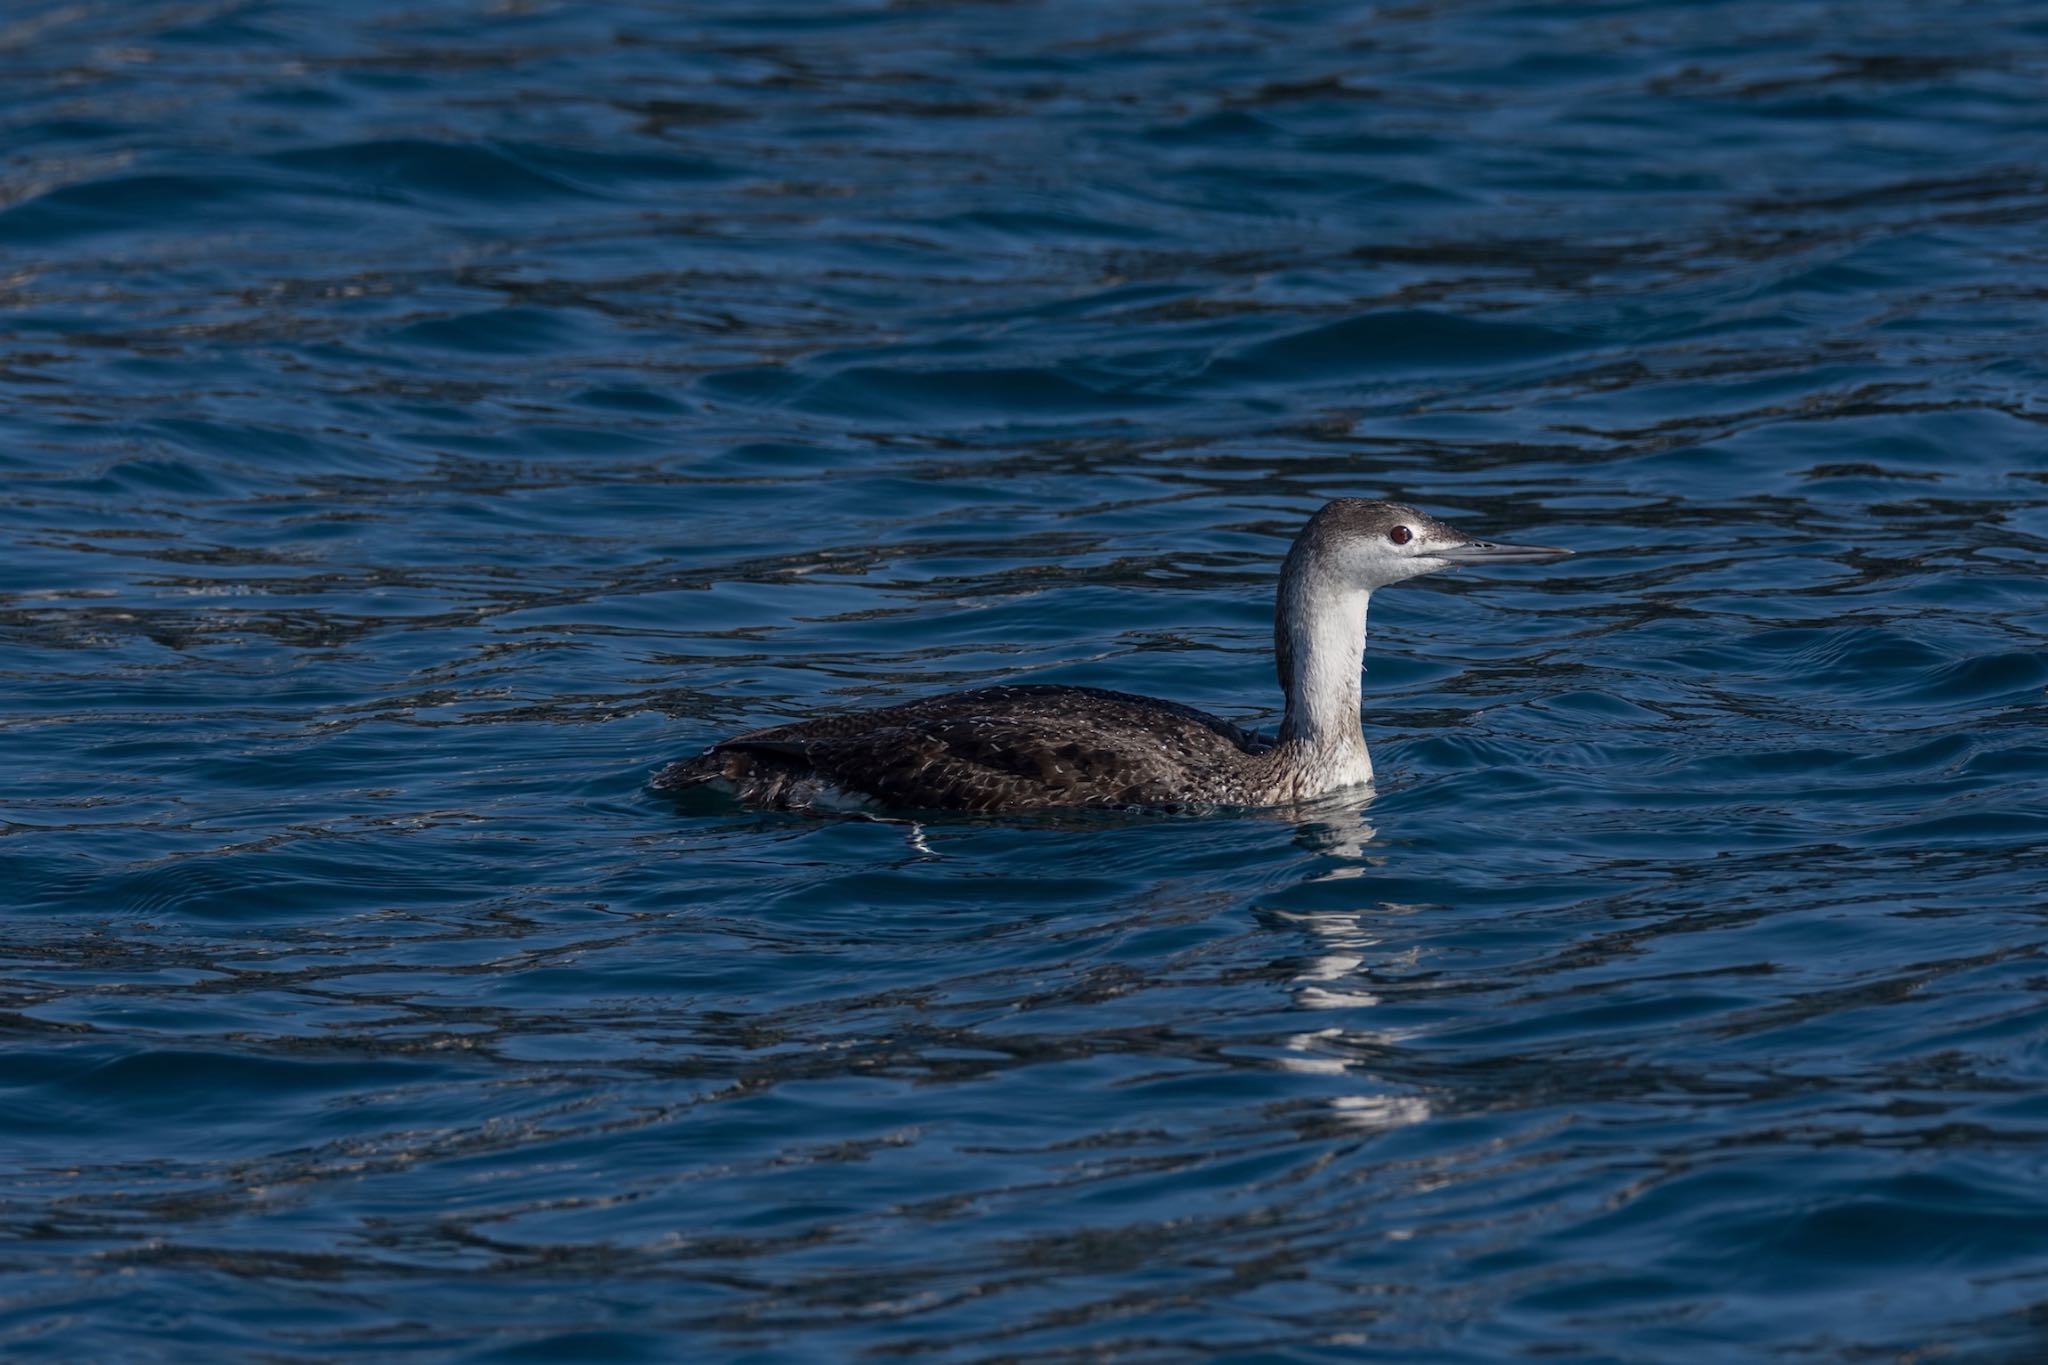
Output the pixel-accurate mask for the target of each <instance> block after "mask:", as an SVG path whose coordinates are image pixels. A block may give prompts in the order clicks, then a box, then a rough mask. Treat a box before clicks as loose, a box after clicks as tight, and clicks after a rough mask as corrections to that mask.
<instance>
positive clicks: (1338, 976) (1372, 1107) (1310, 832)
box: [1262, 796, 1432, 1131]
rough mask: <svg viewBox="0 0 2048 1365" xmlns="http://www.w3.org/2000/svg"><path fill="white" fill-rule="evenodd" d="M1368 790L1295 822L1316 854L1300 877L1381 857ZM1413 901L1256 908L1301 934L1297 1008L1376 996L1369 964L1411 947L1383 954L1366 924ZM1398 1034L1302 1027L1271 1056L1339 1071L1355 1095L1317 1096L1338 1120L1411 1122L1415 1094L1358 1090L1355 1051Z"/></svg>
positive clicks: (1364, 1001) (1423, 1111) (1293, 982)
mask: <svg viewBox="0 0 2048 1365" xmlns="http://www.w3.org/2000/svg"><path fill="white" fill-rule="evenodd" d="M1370 805H1371V797H1370V796H1368V797H1366V798H1365V799H1364V800H1363V801H1360V800H1358V799H1356V798H1353V799H1352V800H1351V801H1350V802H1347V803H1345V804H1344V805H1342V806H1341V807H1334V806H1333V805H1332V803H1329V802H1319V803H1317V807H1316V809H1315V810H1314V811H1312V812H1311V811H1301V812H1299V814H1300V815H1302V816H1306V817H1309V818H1305V819H1303V820H1302V823H1300V824H1299V825H1297V826H1296V829H1295V843H1296V844H1298V845H1300V846H1301V847H1302V848H1304V849H1307V850H1310V851H1312V852H1314V853H1315V854H1317V855H1318V856H1319V858H1320V859H1321V863H1322V865H1321V866H1319V867H1317V868H1316V869H1315V870H1314V871H1313V872H1311V873H1310V874H1309V876H1308V877H1307V878H1306V880H1307V881H1310V882H1337V881H1355V880H1363V879H1365V878H1367V877H1369V876H1370V874H1371V873H1372V872H1373V870H1374V869H1375V868H1378V867H1381V866H1383V865H1384V864H1385V862H1386V858H1385V857H1384V856H1383V855H1380V854H1376V853H1374V852H1373V851H1372V850H1373V848H1374V846H1375V844H1376V842H1377V840H1378V837H1379V831H1378V830H1377V829H1376V828H1375V827H1374V826H1373V824H1372V822H1371V821H1370V820H1368V819H1367V818H1366V816H1365V812H1366V809H1367V807H1369V806H1370ZM1420 908H1421V907H1419V906H1411V905H1397V904H1392V903H1386V902H1379V903H1372V904H1371V906H1370V909H1366V910H1281V909H1277V908H1270V907H1269V908H1268V909H1266V910H1265V911H1263V912H1262V913H1263V915H1264V916H1265V917H1269V918H1270V919H1271V920H1272V921H1273V922H1274V923H1275V924H1276V925H1278V926H1285V927H1286V928H1289V929H1292V930H1293V931H1295V932H1296V933H1298V934H1301V935H1302V936H1304V937H1305V938H1306V939H1307V941H1308V945H1309V949H1310V951H1309V955H1308V958H1307V961H1306V962H1305V963H1304V964H1303V965H1302V966H1301V967H1300V968H1299V970H1297V971H1295V972H1294V973H1293V974H1292V975H1291V976H1290V977H1289V985H1290V986H1291V988H1292V990H1293V994H1294V1001H1295V1004H1297V1005H1298V1006H1300V1007H1301V1008H1302V1009H1305V1010H1360V1009H1370V1008H1373V1007H1374V1006H1377V1005H1379V1004H1380V997H1379V996H1378V995H1377V994H1376V993H1374V992H1373V991H1371V990H1368V989H1366V985H1365V983H1366V981H1367V980H1368V979H1369V977H1370V974H1371V972H1372V970H1373V969H1374V968H1375V967H1380V968H1384V967H1386V966H1388V965H1392V964H1394V963H1396V962H1397V961H1398V962H1400V963H1402V964H1406V965H1412V964H1413V963H1414V961H1415V957H1416V950H1415V949H1413V948H1410V949H1407V950H1406V951H1404V952H1402V953H1399V954H1392V955H1390V954H1387V953H1385V952H1383V951H1377V950H1379V949H1380V947H1381V944H1382V942H1383V939H1382V937H1381V935H1380V934H1379V933H1378V932H1377V931H1376V928H1375V926H1376V925H1377V924H1378V923H1379V922H1380V921H1381V920H1382V919H1383V918H1384V917H1385V916H1387V915H1390V914H1392V915H1399V914H1405V913H1410V912H1412V911H1415V910H1418V909H1420ZM1407 1037H1408V1033H1407V1031H1405V1030H1400V1029H1373V1028H1360V1027H1357V1026H1356V1025H1353V1024H1330V1025H1328V1026H1326V1027H1323V1028H1317V1029H1307V1030H1304V1031H1302V1032H1300V1033H1296V1034H1293V1035H1291V1036H1289V1037H1288V1039H1287V1041H1286V1043H1285V1044H1284V1045H1283V1046H1284V1047H1285V1049H1286V1050H1285V1052H1284V1053H1283V1054H1282V1056H1281V1057H1280V1058H1279V1062H1280V1065H1281V1066H1282V1067H1283V1068H1284V1069H1286V1070H1288V1071H1293V1072H1296V1073H1300V1074H1304V1075H1320V1076H1344V1077H1348V1078H1350V1079H1352V1080H1354V1081H1355V1082H1357V1083H1358V1084H1359V1086H1360V1089H1361V1092H1362V1093H1358V1094H1349V1095H1335V1096H1328V1097H1325V1099H1324V1101H1323V1103H1324V1104H1325V1105H1326V1106H1327V1111H1326V1112H1327V1114H1328V1116H1329V1117H1330V1118H1332V1119H1334V1120H1336V1121H1337V1122H1338V1123H1340V1124H1342V1125H1343V1126H1344V1127H1346V1128H1354V1129H1359V1130H1363V1131H1379V1130H1384V1129H1389V1128H1400V1127H1405V1126H1407V1125H1409V1124H1413V1123H1420V1122H1422V1120H1424V1119H1426V1118H1428V1117H1429V1116H1430V1114H1431V1112H1432V1109H1431V1106H1430V1102H1429V1100H1428V1099H1427V1098H1425V1097H1424V1096H1421V1095H1399V1094H1387V1093H1384V1092H1380V1091H1376V1090H1375V1091H1367V1090H1366V1087H1368V1086H1370V1085H1371V1084H1372V1078H1371V1073H1370V1072H1368V1071H1366V1070H1365V1069H1364V1067H1363V1065H1362V1064H1361V1063H1360V1062H1359V1061H1358V1060H1357V1058H1359V1057H1360V1056H1364V1055H1370V1054H1371V1053H1372V1052H1373V1051H1376V1050H1380V1049H1385V1048H1389V1047H1395V1046H1398V1045H1399V1044H1401V1043H1402V1042H1404V1041H1405V1040H1406V1038H1407Z"/></svg>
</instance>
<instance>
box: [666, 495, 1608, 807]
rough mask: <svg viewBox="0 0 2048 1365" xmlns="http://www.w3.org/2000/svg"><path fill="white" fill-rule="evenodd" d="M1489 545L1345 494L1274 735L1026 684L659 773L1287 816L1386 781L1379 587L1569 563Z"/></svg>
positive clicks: (1323, 542) (1399, 507) (803, 731)
mask: <svg viewBox="0 0 2048 1365" xmlns="http://www.w3.org/2000/svg"><path fill="white" fill-rule="evenodd" d="M1570 553H1571V551H1569V550H1560V549H1554V548H1551V547H1549V546H1544V545H1497V544H1494V543H1492V542H1490V541H1484V540H1475V539H1474V538H1472V537H1471V536H1468V535H1466V534H1465V533H1463V532H1462V531H1458V530H1456V529H1454V528H1453V527H1450V526H1447V525H1445V524H1444V523H1443V522H1441V521H1438V520H1437V519H1436V518H1435V517H1432V516H1429V515H1427V514H1426V513H1423V512H1419V511H1417V510H1416V509H1415V508H1413V507H1409V506H1407V505H1405V504H1402V503H1398V502H1377V501H1368V500H1366V499H1362V498H1338V499H1336V500H1335V501H1332V502H1329V503H1326V504H1325V505H1324V506H1323V507H1322V508H1321V509H1320V510H1319V511H1317V512H1316V514H1315V515H1314V516H1312V517H1310V518H1309V520H1308V524H1307V525H1306V526H1304V527H1303V528H1302V529H1301V533H1300V534H1299V535H1297V536H1296V537H1295V539H1294V545H1293V548H1291V549H1290V550H1289V551H1288V552H1287V559H1286V562H1285V563H1284V564H1283V565H1282V566H1281V569H1280V590H1279V593H1278V597H1277V600H1276V602H1275V606H1274V620H1273V649H1274V655H1275V665H1276V667H1277V670H1278V672H1279V675H1280V690H1281V691H1282V692H1284V693H1285V694H1286V696H1287V712H1286V715H1285V716H1284V717H1283V719H1282V720H1281V722H1280V731H1279V734H1278V736H1277V737H1276V738H1270V739H1269V738H1267V737H1265V736H1263V735H1258V734H1254V733H1251V732H1248V731H1245V730H1242V729H1239V728H1238V727H1237V726H1235V725H1233V724H1231V723H1230V722H1229V721H1227V720H1223V719H1220V718H1219V717H1216V716H1212V715H1209V714H1207V713H1205V712H1202V711H1198V710H1196V709H1195V708H1193V707H1191V706H1182V705H1180V704H1179V703H1177V702H1170V701H1160V700H1158V699H1156V698H1152V697H1141V696H1135V695H1133V694H1131V693H1128V692H1111V691H1106V690H1104V689H1102V688H1096V687H1064V686H1057V685H1052V684H1040V683H1023V684H1011V685H1007V686H1000V687H982V688H976V689H974V690H972V691H967V692H948V693H945V694H943V695H940V696H936V697H926V698H924V699H923V700H920V701H910V702H904V703H902V704H900V705H896V706H885V707H882V708H880V709H878V710H872V711H855V712H849V713H844V714H839V715H827V716H821V717H818V718H816V719H813V720H802V721H797V722H795V723H793V724H788V725H776V726H771V727H769V728H768V729H765V730H754V731H751V732H749V733H747V734H743V735H738V736H735V737H734V738H732V739H728V740H722V741H720V742H719V743H717V744H714V745H712V746H711V747H710V748H708V749H706V750H704V752H703V753H701V754H699V755H698V756H697V757H695V758H690V759H685V760H683V761H682V762H679V763H673V764H670V765H669V766H668V767H667V768H665V769H663V770H662V771H661V772H660V773H659V774H657V775H656V777H655V778H654V781H653V786H654V788H655V790H657V791H664V792H679V791H683V790H686V789H689V788H693V787H700V786H702V787H709V788H712V789H716V790H721V791H724V792H727V793H729V794H730V795H733V796H736V797H738V798H739V799H740V800H741V801H742V802H744V803H746V804H748V805H754V806H764V807H769V808H773V809H781V810H802V809H834V808H845V807H847V806H849V805H850V806H853V807H855V808H869V809H872V808H882V809H897V810H937V811H957V812H1001V811H1036V810H1057V809H1071V808H1074V807H1086V806H1096V807H1104V806H1107V807H1174V806H1187V805H1204V806H1245V807H1260V806H1280V805H1287V804H1290V803H1293V802H1299V801H1309V800H1314V799H1315V798H1317V797H1321V796H1326V795H1329V794H1331V793H1333V792H1337V791H1341V790H1344V789H1346V788H1352V787H1363V786H1365V785H1367V784H1369V783H1370V782H1371V781H1372V757H1371V755H1370V754H1368V753H1367V752H1366V747H1365V732H1364V731H1363V729H1361V728H1360V724H1359V715H1358V707H1359V674H1360V672H1361V670H1362V668H1363V666H1364V661H1365V611H1366V604H1367V602H1368V601H1369V600H1370V599H1371V597H1372V593H1373V590H1374V589H1375V588H1384V587H1386V586H1387V585H1388V584H1390V583H1398V582H1400V581H1401V580H1402V579H1404V578H1414V577H1415V576H1417V575H1418V574H1426V573H1434V572H1436V571H1437V570H1439V569H1449V568H1455V567H1456V566H1458V565H1460V564H1513V563H1520V562H1523V561H1533V560H1549V559H1561V558H1563V557H1565V556H1566V555H1569V554H1570Z"/></svg>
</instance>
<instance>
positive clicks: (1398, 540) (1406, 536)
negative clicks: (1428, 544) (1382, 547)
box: [1387, 526, 1415, 545]
mask: <svg viewBox="0 0 2048 1365" xmlns="http://www.w3.org/2000/svg"><path fill="white" fill-rule="evenodd" d="M1387 539H1388V540H1391V541H1393V542H1394V543H1395V544H1396V545H1406V544H1407V543H1408V542H1409V541H1411V540H1413V539H1415V533H1414V532H1413V531H1411V530H1409V529H1408V528H1407V527H1405V526H1396V527H1395V528H1394V529H1393V530H1391V531H1389V532H1387Z"/></svg>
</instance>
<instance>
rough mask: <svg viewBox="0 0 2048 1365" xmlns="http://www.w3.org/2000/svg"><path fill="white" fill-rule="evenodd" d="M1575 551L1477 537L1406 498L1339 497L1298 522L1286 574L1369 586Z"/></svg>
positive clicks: (1352, 587) (1283, 573) (1284, 577)
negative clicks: (1469, 566)
mask: <svg viewBox="0 0 2048 1365" xmlns="http://www.w3.org/2000/svg"><path fill="white" fill-rule="evenodd" d="M1570 553H1571V551H1570V550H1560V549H1556V548H1554V547H1552V546H1548V545H1503V544H1500V543H1498V542H1495V541H1491V540H1480V539H1478V538H1477V537H1476V536H1468V535H1466V534H1465V533H1464V532H1463V531H1460V530H1459V529H1458V528H1457V527H1455V526H1452V525H1449V524H1448V523H1446V522H1442V521H1438V520H1437V519H1436V518H1435V517H1433V516H1430V515H1429V514H1428V513H1427V512H1423V511H1419V510H1418V509H1416V508H1413V507H1410V506H1408V505H1407V504H1406V503H1399V502H1378V501H1374V500H1370V499H1366V498H1337V499H1335V500H1333V501H1331V502H1327V503H1324V504H1323V506H1322V508H1321V509H1320V510H1319V511H1317V513H1316V514H1315V515H1314V516H1312V517H1310V518H1309V519H1308V525H1306V526H1304V527H1302V528H1301V534H1300V535H1299V536H1297V537H1295V541H1294V548H1293V549H1292V550H1290V551H1289V552H1288V555H1287V564H1286V567H1285V568H1284V569H1283V570H1282V571H1281V577H1282V580H1283V582H1284V581H1285V580H1287V579H1294V578H1300V577H1318V578H1324V579H1325V581H1326V582H1328V583H1329V585H1330V586H1333V587H1339V588H1342V589H1348V590H1352V591H1365V592H1371V591H1372V590H1373V589H1375V588H1384V587H1386V586H1387V585H1388V584H1390V583H1399V582H1400V581H1401V580H1403V579H1406V578H1414V577H1416V576H1418V575H1420V574H1426V573H1435V572H1436V571H1437V570H1439V569H1455V568H1457V567H1458V566H1459V565H1461V564H1519V563H1525V562H1535V561H1539V560H1545V559H1563V558H1564V557H1565V556H1567V555H1569V554H1570Z"/></svg>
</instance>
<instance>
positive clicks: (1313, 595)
mask: <svg viewBox="0 0 2048 1365" xmlns="http://www.w3.org/2000/svg"><path fill="white" fill-rule="evenodd" d="M1304 567H1306V566H1304ZM1371 600H1372V593H1371V591H1370V590H1369V589H1366V588H1356V587H1350V586H1348V585H1343V584H1340V583H1337V582H1334V581H1332V579H1331V578H1330V576H1328V575H1326V574H1322V573H1317V572H1314V571H1313V570H1310V571H1309V572H1305V573H1303V574H1301V575H1300V576H1299V577H1298V578H1297V579H1296V580H1295V581H1294V582H1291V583H1289V584H1287V585H1286V590H1285V591H1283V593H1282V596H1281V606H1280V611H1281V620H1280V630H1281V633H1282V634H1283V635H1284V636H1285V637H1286V641H1287V653H1288V659H1289V661H1290V666H1289V667H1288V669H1287V670H1286V671H1285V677H1284V682H1285V684H1286V687H1287V717H1286V719H1285V720H1284V721H1282V722H1281V725H1280V740H1281V743H1282V744H1285V745H1289V746H1291V747H1293V748H1294V749H1295V751H1296V754H1297V758H1296V760H1295V762H1296V763H1297V764H1299V765H1302V769H1303V771H1304V775H1310V774H1312V778H1311V780H1310V782H1309V783H1308V784H1306V785H1308V786H1311V787H1313V788H1314V790H1313V791H1307V792H1304V793H1303V794H1304V795H1316V794H1319V793H1320V792H1323V791H1333V790H1335V789H1337V788H1339V787H1346V786H1353V785H1356V784H1358V783H1362V782H1370V781H1371V780H1372V758H1371V756H1370V755H1369V754H1368V753H1367V752H1366V748H1365V732H1364V730H1363V729H1362V728H1361V726H1360V724H1359V716H1358V710H1359V689H1360V680H1359V674H1360V672H1361V671H1362V670H1363V668H1364V667H1365V613H1366V608H1367V606H1368V605H1369V604H1370V602H1371Z"/></svg>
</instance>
